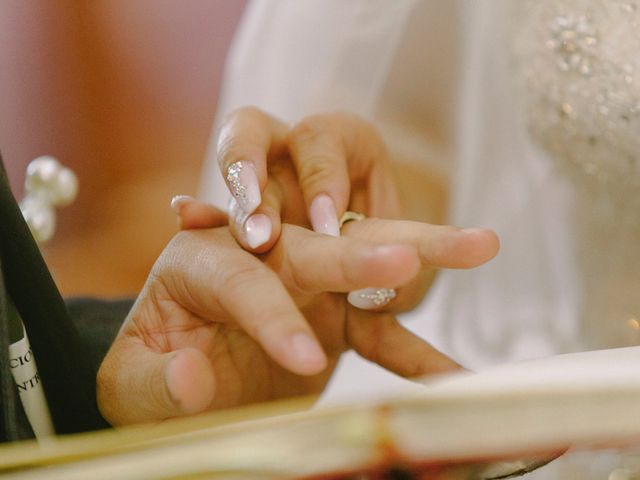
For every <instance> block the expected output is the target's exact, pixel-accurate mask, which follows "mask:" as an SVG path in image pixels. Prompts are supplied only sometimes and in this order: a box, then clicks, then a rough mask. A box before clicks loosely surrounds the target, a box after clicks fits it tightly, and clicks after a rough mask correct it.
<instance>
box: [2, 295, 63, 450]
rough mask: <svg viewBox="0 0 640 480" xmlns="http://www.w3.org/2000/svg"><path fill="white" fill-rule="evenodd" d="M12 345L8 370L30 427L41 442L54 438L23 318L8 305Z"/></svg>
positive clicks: (13, 307)
mask: <svg viewBox="0 0 640 480" xmlns="http://www.w3.org/2000/svg"><path fill="white" fill-rule="evenodd" d="M9 342H10V344H9V367H10V369H11V374H12V376H13V380H14V382H15V384H16V388H17V389H18V394H19V396H20V401H21V402H22V407H23V408H24V412H25V414H26V416H27V419H28V420H29V423H30V424H31V428H32V429H33V432H34V433H35V435H36V438H38V439H42V438H44V437H47V436H50V435H53V434H54V433H55V432H54V429H53V423H52V421H51V415H50V414H49V408H48V407H47V399H46V397H45V395H44V389H43V388H42V383H41V382H40V375H39V374H38V367H37V365H36V360H35V358H34V356H33V352H32V350H31V346H30V345H29V339H28V338H27V332H26V331H25V329H24V326H23V324H22V320H21V319H20V315H19V313H18V311H17V310H16V308H15V306H14V305H13V304H12V303H9Z"/></svg>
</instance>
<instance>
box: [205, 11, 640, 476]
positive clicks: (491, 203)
mask: <svg viewBox="0 0 640 480" xmlns="http://www.w3.org/2000/svg"><path fill="white" fill-rule="evenodd" d="M247 104H253V105H257V106H259V107H261V108H263V109H265V110H267V111H269V112H271V113H273V114H275V115H277V116H280V117H282V118H284V119H286V120H288V121H295V120H296V119H299V118H301V117H303V116H305V115H307V114H310V113H316V112H319V111H327V110H332V109H336V108H339V109H346V110H351V111H355V112H357V113H359V114H361V115H363V116H365V117H367V118H369V119H371V120H372V121H374V122H375V123H376V124H377V125H378V126H379V127H380V129H381V131H382V132H383V134H384V135H385V138H386V140H387V142H388V144H389V146H390V149H391V151H392V152H393V153H395V154H396V155H397V157H398V158H400V159H402V161H412V162H422V163H423V164H424V165H425V166H427V168H429V169H430V171H431V172H434V173H435V174H437V175H441V176H442V177H443V178H445V179H447V181H449V182H450V184H451V189H452V207H451V212H450V223H453V224H457V225H464V226H484V227H490V228H493V229H495V230H496V232H497V233H498V235H499V236H500V238H501V243H502V248H501V252H500V254H499V256H498V257H497V258H496V259H494V260H493V261H492V262H490V263H489V264H488V265H486V266H483V267H481V268H479V269H476V270H473V271H447V272H443V273H442V274H441V275H440V277H439V279H438V280H437V282H436V284H435V286H434V288H433V289H432V291H431V292H430V294H429V296H428V297H427V299H426V300H425V302H423V304H422V305H421V306H420V307H419V308H417V309H416V310H415V311H414V312H412V313H410V314H408V315H406V316H405V317H406V319H407V320H408V322H407V326H408V327H410V328H411V329H412V330H414V331H416V332H418V333H419V334H420V335H422V336H424V337H425V338H427V339H429V341H431V342H432V343H433V344H434V345H436V346H437V347H438V348H440V349H441V350H443V351H444V352H446V353H448V354H450V355H452V356H453V357H454V358H456V359H457V360H458V361H460V362H461V363H462V364H464V365H466V366H468V367H470V368H472V369H479V368H482V367H483V366H487V365H491V364H495V363H499V362H505V361H510V360H520V359H528V358H536V357H541V356H547V355H552V354H556V353H563V352H570V351H579V350H588V349H595V348H605V347H616V346H628V345H637V344H640V252H639V250H640V208H638V207H640V163H639V162H640V1H634V0H607V1H598V0H592V1H588V0H426V1H415V0H394V1H393V2H390V1H388V0H349V1H346V0H316V1H311V0H308V1H304V2H301V1H299V0H279V1H277V0H274V1H265V0H262V1H257V2H254V3H252V4H250V7H249V9H248V11H247V13H246V15H245V17H244V19H243V21H242V23H241V27H240V30H239V32H238V35H237V38H236V40H235V43H234V46H233V49H232V51H231V55H230V59H229V61H228V65H227V72H226V78H225V86H224V91H223V102H222V104H221V108H220V112H221V114H223V113H225V112H228V111H230V110H231V109H234V108H236V107H239V106H242V105H247ZM202 192H203V195H204V196H205V198H208V199H209V200H212V201H214V202H215V203H218V204H220V205H226V196H227V192H226V188H225V187H224V184H223V182H222V179H221V176H220V174H219V173H218V171H217V166H216V164H215V159H214V158H213V154H212V155H210V158H209V159H208V161H207V165H206V168H205V170H204V175H203V189H202ZM397 382H401V380H399V379H397V378H395V377H393V376H391V375H389V374H386V373H384V372H382V371H381V370H380V369H378V368H377V367H375V366H372V365H370V364H368V363H366V362H364V361H361V360H358V359H356V358H355V356H350V357H347V358H346V360H345V361H344V362H343V363H342V365H341V367H340V370H339V372H338V375H337V376H336V378H335V381H334V383H333V384H332V386H331V388H330V389H329V391H328V393H327V396H328V398H329V399H332V398H337V397H342V396H348V394H349V392H350V391H353V390H359V391H362V390H365V391H367V390H371V391H375V390H380V389H386V388H390V387H392V386H393V385H395V384H396V383H397ZM609 463H610V459H609V460H607V459H605V460H603V466H602V468H601V469H598V468H597V466H593V464H592V465H591V466H590V467H589V469H588V471H589V472H591V473H592V472H599V473H597V474H594V475H595V476H593V478H606V474H602V472H605V471H607V469H608V468H609V467H610V464H609ZM553 468H557V469H560V470H559V471H562V472H563V473H562V474H559V473H556V474H557V475H562V478H573V477H572V475H577V476H578V477H579V476H580V475H583V476H582V477H581V478H588V477H587V476H584V475H586V471H587V470H582V471H581V470H579V471H581V472H582V473H581V474H575V472H574V471H571V472H573V473H570V471H569V470H561V467H553ZM562 468H564V467H562ZM577 468H582V467H577ZM552 472H553V469H552V470H547V473H546V475H548V476H545V477H544V478H552V477H553V475H554V474H553V473H552ZM601 475H605V476H604V477H602V476H601Z"/></svg>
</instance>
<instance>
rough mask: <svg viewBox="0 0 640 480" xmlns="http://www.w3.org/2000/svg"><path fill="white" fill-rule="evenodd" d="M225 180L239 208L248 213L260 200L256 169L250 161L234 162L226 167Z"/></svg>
mask: <svg viewBox="0 0 640 480" xmlns="http://www.w3.org/2000/svg"><path fill="white" fill-rule="evenodd" d="M227 182H228V184H229V190H231V194H232V195H233V196H234V197H235V199H236V200H237V201H238V205H240V208H241V209H242V210H243V211H244V212H245V213H246V214H247V215H248V214H250V213H252V212H253V211H254V210H255V209H256V208H258V205H260V202H261V201H262V197H261V195H260V184H259V183H258V176H257V175H256V169H255V167H254V166H253V163H251V162H235V163H232V164H231V165H229V168H228V169H227Z"/></svg>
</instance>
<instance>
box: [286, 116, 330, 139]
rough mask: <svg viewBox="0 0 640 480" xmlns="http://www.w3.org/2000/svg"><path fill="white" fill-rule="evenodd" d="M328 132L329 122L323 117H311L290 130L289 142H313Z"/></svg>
mask: <svg viewBox="0 0 640 480" xmlns="http://www.w3.org/2000/svg"><path fill="white" fill-rule="evenodd" d="M330 132H331V128H330V122H329V121H328V119H327V117H326V116H325V115H311V116H308V117H305V118H303V119H302V120H300V121H299V122H298V123H296V124H295V125H294V126H293V127H292V128H291V132H290V140H291V142H293V143H294V144H295V143H305V142H314V141H317V140H318V139H319V138H321V137H323V136H325V135H327V134H328V133H330Z"/></svg>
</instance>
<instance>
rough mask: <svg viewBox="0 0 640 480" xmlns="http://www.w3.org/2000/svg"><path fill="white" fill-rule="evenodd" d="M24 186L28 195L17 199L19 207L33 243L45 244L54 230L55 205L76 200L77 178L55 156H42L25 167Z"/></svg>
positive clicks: (67, 203) (58, 205) (66, 203)
mask: <svg viewBox="0 0 640 480" xmlns="http://www.w3.org/2000/svg"><path fill="white" fill-rule="evenodd" d="M24 186H25V190H26V192H27V194H26V196H25V197H24V198H23V199H22V201H21V202H20V210H22V215H23V216H24V219H25V220H26V222H27V225H29V229H30V230H31V233H32V234H33V236H34V238H35V239H36V242H38V243H44V242H46V241H48V240H50V239H51V237H52V236H53V234H54V232H55V229H56V214H55V210H54V207H63V206H66V205H69V204H71V203H72V202H73V201H74V200H75V198H76V195H77V194H78V179H77V177H76V174H75V173H73V171H72V170H71V169H69V168H67V167H65V166H63V165H61V164H60V162H58V160H56V159H55V158H53V157H51V156H43V157H38V158H36V159H35V160H33V161H31V163H29V165H28V166H27V176H26V179H25V182H24Z"/></svg>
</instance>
